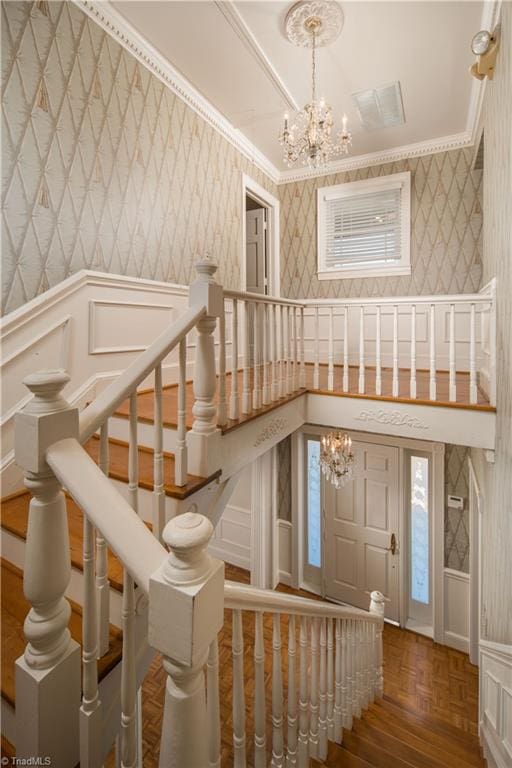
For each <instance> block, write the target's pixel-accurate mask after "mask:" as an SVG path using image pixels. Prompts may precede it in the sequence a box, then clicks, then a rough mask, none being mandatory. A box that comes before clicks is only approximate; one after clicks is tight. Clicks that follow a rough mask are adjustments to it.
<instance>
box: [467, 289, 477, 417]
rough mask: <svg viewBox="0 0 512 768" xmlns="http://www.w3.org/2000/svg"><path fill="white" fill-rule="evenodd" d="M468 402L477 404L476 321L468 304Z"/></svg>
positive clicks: (472, 305)
mask: <svg viewBox="0 0 512 768" xmlns="http://www.w3.org/2000/svg"><path fill="white" fill-rule="evenodd" d="M469 402H470V403H471V404H473V405H474V404H475V403H477V402H478V392H477V385H476V319H475V304H474V302H471V304H470V320H469Z"/></svg>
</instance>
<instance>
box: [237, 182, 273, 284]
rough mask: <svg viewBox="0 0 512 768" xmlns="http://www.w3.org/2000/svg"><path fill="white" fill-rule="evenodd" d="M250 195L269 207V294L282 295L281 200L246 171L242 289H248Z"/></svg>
mask: <svg viewBox="0 0 512 768" xmlns="http://www.w3.org/2000/svg"><path fill="white" fill-rule="evenodd" d="M247 195H249V197H252V198H253V200H256V202H258V203H260V204H261V206H262V208H266V209H267V212H268V213H267V248H268V252H267V265H268V275H267V279H268V293H269V296H276V297H278V296H280V295H281V261H280V239H279V238H280V236H279V200H278V199H277V197H274V195H271V194H270V192H268V190H266V189H265V188H264V187H262V186H261V184H258V182H257V181H255V180H254V179H252V178H251V177H250V176H248V175H247V174H246V173H242V205H241V209H242V242H241V248H240V253H241V262H240V289H241V290H242V291H246V290H247V266H246V243H245V241H246V235H247V233H246V222H245V213H246V209H245V198H246V197H247Z"/></svg>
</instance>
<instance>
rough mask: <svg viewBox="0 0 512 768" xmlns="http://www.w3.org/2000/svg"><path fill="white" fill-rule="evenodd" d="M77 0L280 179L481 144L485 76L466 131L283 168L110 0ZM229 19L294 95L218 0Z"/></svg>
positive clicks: (489, 0) (494, 13)
mask: <svg viewBox="0 0 512 768" xmlns="http://www.w3.org/2000/svg"><path fill="white" fill-rule="evenodd" d="M72 2H73V3H74V4H75V5H76V6H77V7H78V8H80V9H81V10H82V11H83V12H84V13H86V14H87V15H88V16H89V17H90V18H91V19H92V20H93V21H95V22H96V24H98V25H99V26H100V27H101V28H102V29H103V30H105V32H107V34H109V35H110V36H111V37H113V38H114V39H115V40H117V42H118V43H119V44H120V45H122V46H123V47H124V48H125V49H126V50H127V51H129V52H130V53H131V54H132V55H133V56H135V58H136V59H138V60H139V61H140V63H141V64H142V65H143V66H145V67H146V68H147V69H149V70H150V71H151V72H152V73H153V74H154V75H155V76H156V77H158V79H159V80H160V81H161V82H163V83H164V84H165V85H166V86H167V87H168V88H170V90H171V91H172V92H173V93H175V94H176V95H177V96H178V97H179V98H180V99H182V100H183V101H184V102H185V103H186V104H187V105H188V106H189V107H190V108H191V109H193V110H194V112H196V113H197V114H198V115H200V117H202V118H203V119H204V120H205V121H206V122H207V123H208V124H209V125H211V126H212V128H214V129H215V130H216V131H217V132H218V133H220V135H221V136H223V138H224V139H226V140H227V141H229V142H230V144H232V145H233V146H234V147H235V148H236V149H237V150H238V151H239V152H240V153H241V154H242V155H243V156H244V157H246V158H247V159H248V160H249V161H250V162H252V163H254V165H256V166H257V167H258V168H259V169H260V170H261V171H263V173H264V174H265V175H266V176H267V177H268V178H269V179H270V180H271V181H273V182H274V183H275V184H289V183H291V182H296V181H305V180H307V179H312V178H317V177H324V176H329V175H331V174H333V173H340V172H342V171H351V170H356V169H358V168H365V167H368V166H372V165H381V164H383V163H391V162H395V161H397V160H405V159H407V158H411V157H423V156H425V155H430V154H435V153H437V152H446V151H448V150H452V149H461V148H463V147H470V146H472V145H476V144H477V142H478V141H479V139H480V135H481V131H482V107H483V101H484V93H485V81H481V82H480V81H477V80H474V81H473V84H472V89H471V96H470V103H469V108H468V116H467V123H466V130H465V131H463V132H461V133H456V134H453V135H451V136H441V137H439V138H436V139H431V140H428V141H421V142H417V143H415V144H407V145H403V146H400V147H394V148H392V149H386V150H382V151H378V152H369V153H367V154H364V155H354V156H351V157H347V158H345V159H343V160H338V161H333V162H332V163H329V164H328V165H327V166H325V168H323V169H322V170H318V169H310V168H297V169H291V170H289V171H288V170H287V171H280V170H279V169H278V168H277V167H276V166H275V165H274V164H273V163H272V161H271V160H269V158H268V157H267V156H266V155H264V154H263V152H261V150H259V149H258V148H257V147H256V146H255V144H253V142H251V141H250V140H249V139H248V138H247V137H246V136H245V135H244V134H243V133H242V131H240V130H239V129H238V128H236V127H235V126H234V125H233V123H231V122H230V121H229V120H228V119H227V118H226V117H225V116H224V115H223V114H222V113H221V112H220V111H219V110H218V109H217V108H216V107H214V106H213V104H211V102H210V101H208V99H206V98H205V97H204V96H203V95H202V94H201V93H200V92H199V91H198V90H197V89H196V88H194V86H193V85H192V84H191V83H190V82H189V81H188V80H187V79H186V78H185V77H183V75H182V74H180V73H179V72H178V70H176V69H175V68H174V67H173V66H172V65H171V64H170V62H169V61H168V60H167V59H166V58H165V57H164V56H162V54H161V53H159V52H158V51H157V50H156V48H154V47H153V46H152V45H151V44H150V43H149V42H148V41H147V40H146V39H145V38H144V37H143V36H142V35H141V34H140V32H138V31H137V30H136V29H135V27H133V26H132V25H131V24H130V23H129V22H128V21H127V20H126V19H125V18H124V17H123V16H122V15H121V14H120V13H119V12H118V11H117V10H116V9H115V8H114V7H113V6H112V5H111V3H110V2H109V0H72ZM216 5H217V7H218V8H219V10H220V11H221V12H222V13H223V15H224V17H225V18H226V20H227V22H228V23H229V24H230V25H231V26H232V28H233V29H234V31H235V32H236V33H237V35H238V36H239V37H240V39H241V40H242V41H243V42H244V44H245V45H246V46H247V47H248V49H249V50H250V52H251V54H252V55H253V56H254V58H255V59H256V60H257V61H258V63H259V64H260V66H261V67H262V69H263V70H264V71H265V73H266V75H267V76H268V77H269V78H270V79H271V81H272V83H273V85H274V86H275V87H276V88H277V89H278V91H279V92H280V94H281V95H282V96H283V98H286V100H287V101H288V100H289V99H292V100H293V97H292V95H291V94H290V93H289V92H288V90H287V88H286V86H285V85H284V83H283V81H282V79H281V78H280V77H279V75H278V73H277V72H276V71H275V69H274V67H273V66H272V64H271V62H270V61H269V60H268V58H267V56H266V55H265V53H264V52H263V50H262V48H261V47H260V45H259V44H258V42H257V40H256V38H255V37H254V35H253V34H252V32H251V30H250V29H249V27H248V26H247V24H246V23H245V21H244V20H243V18H242V17H241V16H240V14H239V12H238V11H237V10H236V8H235V7H234V6H233V5H232V3H231V2H217V3H216ZM500 8H501V0H486V1H485V2H484V7H483V12H482V19H481V25H482V26H481V28H482V29H492V28H494V26H495V24H496V23H497V21H498V18H499V13H500Z"/></svg>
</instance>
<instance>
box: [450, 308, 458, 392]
mask: <svg viewBox="0 0 512 768" xmlns="http://www.w3.org/2000/svg"><path fill="white" fill-rule="evenodd" d="M449 334H450V335H449V339H450V342H449V344H450V347H449V366H450V371H449V377H450V379H449V386H450V392H449V400H450V402H451V403H454V402H456V401H457V382H456V370H455V304H450V331H449Z"/></svg>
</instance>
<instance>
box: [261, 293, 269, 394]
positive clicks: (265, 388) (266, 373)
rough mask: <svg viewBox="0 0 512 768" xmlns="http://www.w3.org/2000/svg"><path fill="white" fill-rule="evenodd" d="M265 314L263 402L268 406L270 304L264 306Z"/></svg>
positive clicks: (263, 331) (263, 330)
mask: <svg viewBox="0 0 512 768" xmlns="http://www.w3.org/2000/svg"><path fill="white" fill-rule="evenodd" d="M261 309H262V312H263V328H262V333H263V392H262V402H263V405H268V404H269V403H270V382H269V350H270V341H269V327H268V309H269V305H268V304H263V305H262V307H261Z"/></svg>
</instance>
